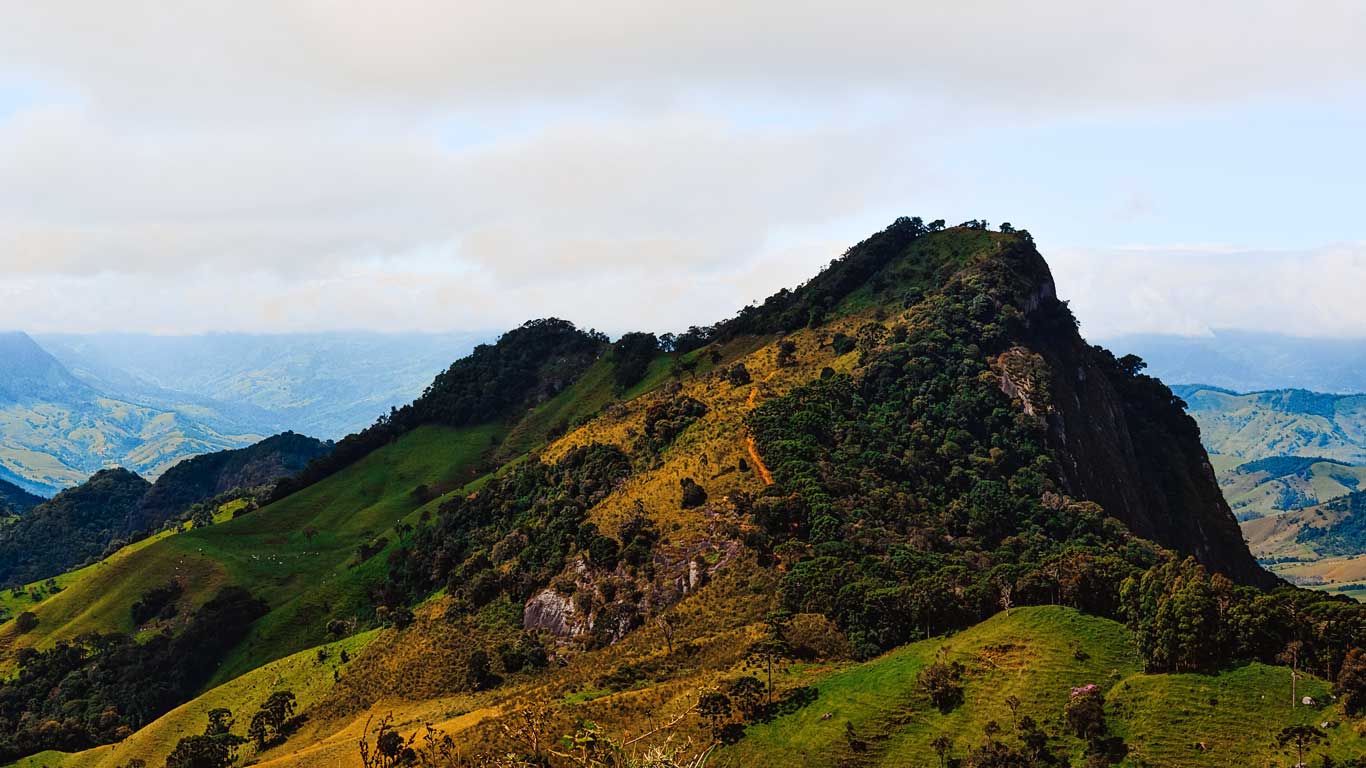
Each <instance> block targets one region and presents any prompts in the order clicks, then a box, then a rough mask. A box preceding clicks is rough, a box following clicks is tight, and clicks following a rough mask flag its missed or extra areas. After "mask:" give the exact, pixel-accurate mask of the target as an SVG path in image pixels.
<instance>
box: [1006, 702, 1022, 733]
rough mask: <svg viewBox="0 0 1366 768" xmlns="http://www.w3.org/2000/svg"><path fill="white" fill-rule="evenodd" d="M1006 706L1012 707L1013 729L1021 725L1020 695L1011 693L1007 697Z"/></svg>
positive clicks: (1011, 722)
mask: <svg viewBox="0 0 1366 768" xmlns="http://www.w3.org/2000/svg"><path fill="white" fill-rule="evenodd" d="M1006 707H1007V708H1009V709H1010V727H1011V729H1012V730H1014V729H1018V728H1019V727H1020V697H1019V696H1016V695H1015V694H1013V693H1012V694H1010V695H1009V696H1007V697H1006Z"/></svg>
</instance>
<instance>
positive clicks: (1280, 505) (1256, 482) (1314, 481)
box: [1217, 456, 1366, 521]
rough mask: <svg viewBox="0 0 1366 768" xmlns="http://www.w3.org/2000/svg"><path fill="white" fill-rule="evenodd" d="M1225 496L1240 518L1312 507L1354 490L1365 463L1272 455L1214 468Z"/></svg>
mask: <svg viewBox="0 0 1366 768" xmlns="http://www.w3.org/2000/svg"><path fill="white" fill-rule="evenodd" d="M1217 477H1218V479H1219V486H1220V488H1222V489H1223V491H1224V498H1226V499H1228V503H1229V506H1230V507H1232V508H1233V512H1234V514H1236V515H1237V516H1238V519H1239V520H1241V521H1248V520H1255V519H1257V518H1259V517H1267V516H1269V515H1279V514H1281V513H1283V512H1290V511H1294V510H1297V509H1304V508H1306V507H1312V506H1314V505H1316V504H1321V503H1323V502H1325V501H1329V500H1331V499H1336V498H1338V497H1340V496H1346V495H1347V494H1349V493H1351V492H1353V491H1355V490H1357V489H1358V488H1359V487H1361V485H1362V483H1363V482H1366V466H1358V465H1353V464H1347V463H1345V462H1341V461H1336V460H1333V459H1323V458H1319V457H1314V456H1273V457H1269V458H1265V459H1256V460H1253V461H1249V462H1243V463H1237V464H1234V465H1232V466H1228V467H1224V468H1220V469H1219V470H1218V471H1217Z"/></svg>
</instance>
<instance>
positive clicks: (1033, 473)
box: [750, 253, 1157, 656]
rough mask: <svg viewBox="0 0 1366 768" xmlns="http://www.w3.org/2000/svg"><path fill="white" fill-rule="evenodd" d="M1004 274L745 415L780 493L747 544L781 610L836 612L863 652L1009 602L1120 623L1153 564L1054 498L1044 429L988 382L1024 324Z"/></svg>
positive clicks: (998, 262)
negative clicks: (777, 565) (778, 586)
mask: <svg viewBox="0 0 1366 768" xmlns="http://www.w3.org/2000/svg"><path fill="white" fill-rule="evenodd" d="M1011 266H1012V264H1011V259H1010V255H1009V254H1008V253H1007V254H1002V255H1001V256H1000V257H999V258H997V259H994V260H992V261H991V262H989V263H987V264H984V265H982V266H981V267H979V268H978V269H976V270H975V271H974V273H973V279H971V280H967V279H955V280H953V281H952V282H950V283H949V284H948V285H946V286H945V287H944V288H943V290H941V291H938V292H935V293H933V294H931V295H929V296H926V297H925V298H924V300H923V301H922V302H921V304H920V305H919V306H918V307H917V309H916V310H915V312H914V313H913V315H912V317H911V319H910V320H909V321H908V322H905V323H901V324H898V325H896V326H895V327H894V328H893V330H892V331H891V332H890V333H889V334H888V335H887V336H886V338H883V339H880V340H878V341H877V343H876V344H875V345H873V346H870V347H869V348H868V349H867V351H865V352H864V353H863V355H862V361H861V362H862V371H861V373H860V374H859V375H858V376H857V377H853V376H848V375H836V376H833V377H829V378H826V379H823V380H818V381H815V382H812V383H811V384H809V385H807V386H805V387H802V388H800V389H798V390H797V391H795V392H793V393H792V394H790V395H788V396H786V397H783V398H780V399H777V400H773V401H770V402H769V403H766V404H764V405H763V406H762V407H760V408H759V409H757V410H756V411H755V412H754V414H753V415H752V416H751V418H750V425H751V428H752V430H753V432H754V434H755V436H756V438H757V439H758V442H759V445H760V448H761V452H762V453H763V455H764V456H765V457H766V458H767V460H768V462H769V466H770V468H771V469H772V471H773V474H774V477H775V479H776V480H777V484H776V485H774V486H772V487H770V488H769V489H768V490H767V491H765V492H764V494H762V495H761V496H759V497H758V498H755V499H754V500H753V502H752V509H751V514H752V516H753V518H754V519H755V521H756V522H758V523H759V524H760V526H761V527H762V529H763V530H764V532H765V535H766V538H765V540H763V541H760V542H756V543H758V544H759V545H760V546H762V547H763V548H765V549H770V550H772V551H773V552H774V554H775V555H776V556H777V557H779V558H780V559H782V560H784V561H787V567H788V575H787V576H786V577H784V579H783V599H784V603H785V604H786V606H787V607H788V608H789V609H791V610H793V611H803V612H816V613H824V614H826V615H829V616H831V617H832V618H834V619H835V620H836V621H837V622H838V623H839V624H840V626H841V627H843V628H844V629H845V630H846V632H848V634H849V636H850V640H851V642H852V643H853V644H854V646H855V648H856V649H857V651H858V652H859V653H860V655H863V656H869V655H872V654H874V653H877V652H879V651H881V650H885V649H887V648H891V647H894V646H896V645H900V644H902V643H905V642H907V641H908V640H911V639H915V638H917V637H924V636H928V635H930V634H934V633H936V632H941V631H944V630H945V629H949V628H954V627H961V626H966V625H968V624H971V623H974V622H976V621H980V620H981V619H982V618H985V617H986V616H987V615H990V614H991V613H993V612H994V611H995V610H996V609H997V608H999V607H1000V605H1002V601H1003V600H1004V601H1006V602H1009V601H1011V600H1014V601H1020V602H1047V601H1052V600H1059V599H1060V600H1062V601H1063V602H1066V603H1069V604H1073V605H1077V606H1079V607H1086V608H1089V609H1091V610H1094V611H1097V612H1101V613H1105V614H1109V615H1114V614H1115V612H1116V610H1117V608H1118V593H1117V590H1118V582H1119V579H1122V578H1123V576H1124V575H1127V574H1128V573H1130V572H1132V571H1133V570H1135V569H1138V568H1142V567H1146V566H1148V565H1151V564H1152V563H1153V562H1155V560H1156V559H1157V552H1156V550H1155V549H1154V548H1152V547H1151V546H1148V545H1145V544H1143V543H1142V542H1137V541H1133V540H1131V537H1130V536H1129V535H1128V534H1127V532H1126V531H1124V529H1123V526H1121V525H1120V524H1119V523H1118V522H1117V521H1115V520H1113V519H1109V518H1107V517H1106V516H1105V515H1104V514H1103V512H1102V511H1101V510H1100V509H1099V508H1098V507H1096V506H1095V505H1092V504H1085V503H1075V502H1072V501H1070V500H1068V499H1066V498H1064V497H1062V496H1060V495H1059V494H1058V493H1056V491H1055V486H1054V484H1053V482H1052V477H1053V475H1054V470H1053V468H1052V459H1051V457H1050V456H1049V454H1048V452H1047V450H1046V447H1045V444H1044V440H1043V437H1042V434H1041V430H1040V426H1039V425H1038V424H1037V423H1036V422H1035V421H1034V420H1032V419H1030V418H1029V417H1027V416H1026V415H1024V414H1023V413H1021V412H1019V411H1018V410H1017V409H1016V408H1014V407H1012V406H1011V404H1010V402H1009V400H1008V399H1007V397H1006V396H1005V395H1004V394H1003V393H1002V392H1001V390H1000V388H999V387H998V386H997V385H996V380H995V377H994V376H992V375H991V371H990V369H989V366H988V358H989V357H991V356H993V355H994V354H997V353H999V352H1001V351H1004V349H1005V348H1006V347H1007V346H1008V344H1009V343H1010V339H1011V338H1012V334H1015V335H1018V333H1019V332H1020V327H1019V326H1020V325H1021V324H1022V323H1023V321H1024V316H1023V313H1022V312H1021V311H1020V309H1019V308H1018V306H1016V305H1014V304H1012V303H1008V302H1009V300H1010V297H1012V296H1013V274H1012V272H1011ZM1052 311H1053V312H1055V313H1057V314H1058V317H1057V320H1056V322H1059V323H1070V322H1071V319H1070V316H1064V313H1065V312H1066V310H1065V308H1064V307H1062V306H1061V305H1057V306H1055V307H1054V308H1053V310H1052ZM1116 577H1118V578H1116Z"/></svg>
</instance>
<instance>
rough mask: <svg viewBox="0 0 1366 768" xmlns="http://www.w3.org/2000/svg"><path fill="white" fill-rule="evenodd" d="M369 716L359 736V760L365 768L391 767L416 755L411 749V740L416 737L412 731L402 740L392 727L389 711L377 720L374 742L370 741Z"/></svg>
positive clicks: (392, 722) (392, 718)
mask: <svg viewBox="0 0 1366 768" xmlns="http://www.w3.org/2000/svg"><path fill="white" fill-rule="evenodd" d="M370 733H371V731H370V718H367V719H366V721H365V729H364V730H362V731H361V736H360V743H359V745H358V746H359V749H360V762H361V765H363V766H365V768H393V766H395V765H398V764H399V763H403V762H408V761H409V760H410V759H411V758H414V757H416V753H415V752H414V751H413V748H412V745H413V742H414V741H415V740H416V739H417V734H416V733H414V734H413V735H412V736H409V737H408V740H407V741H404V739H403V736H402V735H400V734H399V732H398V729H397V728H395V727H394V714H393V713H392V712H390V713H389V714H387V715H385V716H384V718H383V719H381V720H380V721H379V724H378V725H376V726H375V730H374V731H373V733H374V734H375V743H374V744H373V745H372V744H371V743H370V738H369V737H370Z"/></svg>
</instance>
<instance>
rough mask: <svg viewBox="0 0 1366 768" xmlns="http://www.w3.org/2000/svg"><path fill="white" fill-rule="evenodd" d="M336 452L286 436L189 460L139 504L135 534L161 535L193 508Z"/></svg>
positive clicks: (317, 442)
mask: <svg viewBox="0 0 1366 768" xmlns="http://www.w3.org/2000/svg"><path fill="white" fill-rule="evenodd" d="M331 450H332V444H331V443H325V442H322V441H320V440H316V439H314V438H311V437H305V436H303V435H299V434H295V433H293V432H285V433H282V434H279V435H275V436H274V437H268V438H266V439H265V440H262V441H261V442H259V443H256V444H255V445H251V446H247V447H246V448H238V449H237V450H232V451H218V452H215V453H206V454H203V455H200V456H194V457H191V458H188V459H185V460H184V461H182V462H180V463H179V464H176V465H175V466H173V467H171V468H170V469H168V470H166V472H165V473H163V474H162V475H161V477H159V478H157V481H156V482H155V483H153V484H152V487H151V488H149V489H148V490H147V493H146V494H145V495H144V496H143V498H142V500H141V501H140V502H139V503H138V520H137V521H136V522H135V523H134V526H135V529H142V530H150V529H155V528H157V527H159V526H161V525H162V523H164V522H166V521H167V520H170V519H173V518H174V517H175V516H176V515H178V514H180V513H182V512H184V511H185V510H186V509H188V508H189V507H190V505H192V504H197V503H199V502H201V501H205V500H208V499H212V498H214V497H215V496H219V495H221V494H224V493H227V492H229V491H236V490H249V489H253V488H258V487H260V486H265V485H269V484H272V483H274V482H276V481H278V480H280V479H282V478H285V477H289V476H290V475H294V474H297V473H299V472H301V471H303V469H304V468H305V467H307V466H308V464H309V462H311V461H314V460H315V459H318V458H321V457H323V456H326V455H327V454H328V453H330V452H331Z"/></svg>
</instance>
